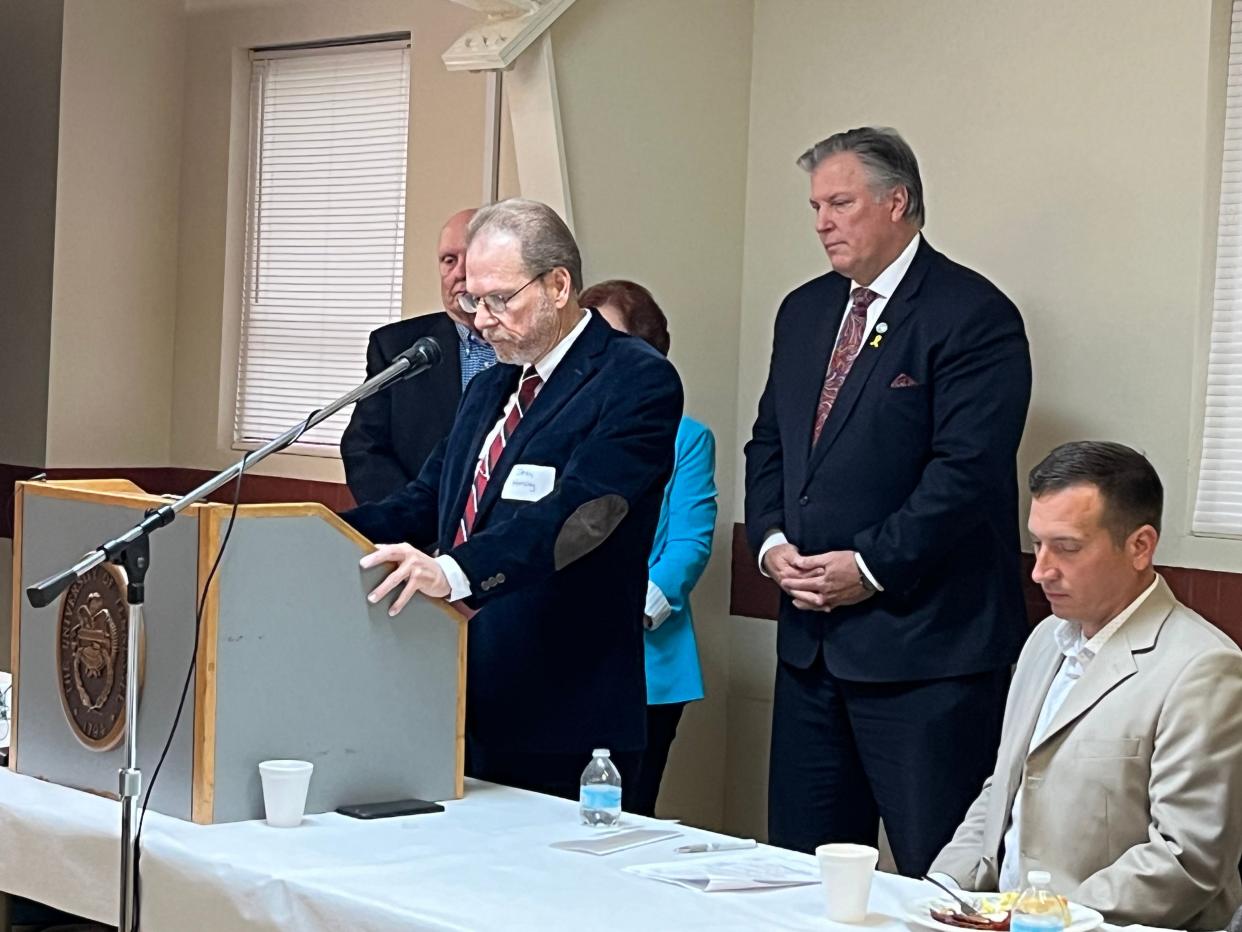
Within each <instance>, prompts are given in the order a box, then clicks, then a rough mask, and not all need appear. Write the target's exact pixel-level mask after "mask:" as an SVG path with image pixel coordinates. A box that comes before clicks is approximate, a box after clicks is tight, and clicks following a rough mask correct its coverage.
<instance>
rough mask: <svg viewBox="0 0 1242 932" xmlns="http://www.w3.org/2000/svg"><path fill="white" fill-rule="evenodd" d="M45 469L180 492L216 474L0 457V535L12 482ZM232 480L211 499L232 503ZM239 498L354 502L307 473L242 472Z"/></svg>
mask: <svg viewBox="0 0 1242 932" xmlns="http://www.w3.org/2000/svg"><path fill="white" fill-rule="evenodd" d="M44 471H46V472H47V475H48V478H49V479H104V478H106V479H128V480H129V481H130V482H133V483H134V484H135V485H137V486H138V487H139V488H141V489H143V490H144V491H146V492H150V493H152V494H153V495H164V494H171V495H184V494H185V493H186V492H189V491H190V490H191V489H193V488H195V487H197V486H199V485H202V484H203V483H204V482H206V481H207V480H208V479H210V478H211V477H212V476H214V475H215V473H214V472H212V471H211V470H207V469H187V468H184V467H177V466H118V467H98V466H92V467H82V468H80V469H79V468H74V469H48V470H41V469H38V468H37V467H34V466H17V465H13V464H8V463H0V490H2V491H0V503H2V504H3V510H2V511H0V537H12V536H13V486H14V483H16V482H19V481H21V480H23V479H29V478H31V477H32V476H35V475H37V474H38V473H40V472H44ZM233 495H234V486H233V484H232V483H230V484H228V485H226V486H224V487H223V488H220V489H217V490H216V491H215V492H214V493H212V495H211V496H210V499H211V501H213V502H220V503H222V504H231V503H232V501H233ZM241 502H242V504H245V505H256V504H268V503H271V502H319V503H320V504H322V505H324V506H325V507H327V508H330V509H331V510H333V511H343V510H345V509H346V508H349V507H351V506H352V505H353V504H354V499H353V496H352V495H350V494H349V488H348V487H347V486H346V485H345V484H344V483H341V482H322V481H317V480H310V479H293V478H289V477H286V476H260V475H246V476H243V477H242V486H241Z"/></svg>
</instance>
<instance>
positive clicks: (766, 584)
mask: <svg viewBox="0 0 1242 932" xmlns="http://www.w3.org/2000/svg"><path fill="white" fill-rule="evenodd" d="M1034 561H1035V558H1034V557H1032V556H1031V555H1030V554H1029V553H1024V554H1022V594H1023V596H1024V599H1025V602H1026V617H1027V620H1028V621H1030V623H1031V624H1032V625H1034V624H1036V623H1037V622H1039V621H1040V620H1041V619H1043V618H1045V617H1047V616H1048V615H1049V614H1050V613H1051V608H1050V607H1049V605H1048V600H1047V599H1045V598H1044V594H1043V592H1042V591H1041V590H1040V588H1039V586H1037V585H1036V584H1035V583H1034V582H1033V581H1032V580H1031V569H1032V568H1033V566H1034ZM1157 569H1158V570H1159V571H1160V573H1161V575H1163V576H1164V578H1165V579H1166V580H1167V581H1168V583H1169V587H1170V588H1171V589H1172V590H1173V592H1174V594H1175V595H1176V596H1177V598H1178V599H1179V600H1180V601H1181V602H1183V603H1184V604H1186V605H1188V606H1190V607H1191V608H1192V609H1194V610H1195V611H1196V612H1198V613H1199V614H1200V615H1202V616H1203V617H1204V618H1206V619H1207V620H1208V621H1210V622H1212V624H1214V625H1216V626H1217V627H1218V628H1220V629H1221V630H1222V631H1224V632H1225V633H1226V634H1228V635H1229V637H1231V638H1232V639H1233V640H1234V641H1236V642H1237V643H1238V644H1242V573H1227V572H1224V571H1222V570H1202V569H1194V568H1191V567H1182V566H1159V567H1157ZM729 596H730V598H729V611H730V612H732V613H733V614H734V615H742V616H744V617H747V618H766V619H770V620H775V619H776V616H777V611H778V608H779V605H780V590H779V589H777V587H776V584H775V583H774V582H772V580H770V579H768V578H767V577H765V576H764V575H763V574H762V573H760V572H759V567H758V566H757V565H756V563H755V558H754V555H753V554H752V553H751V552H750V547H748V546H747V544H746V533H745V529H744V528H743V526H742V525H740V524H735V525H734V526H733V573H732V578H731V580H730V593H729Z"/></svg>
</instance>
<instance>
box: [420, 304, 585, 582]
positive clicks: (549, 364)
mask: <svg viewBox="0 0 1242 932" xmlns="http://www.w3.org/2000/svg"><path fill="white" fill-rule="evenodd" d="M590 321H591V312H590V311H587V310H583V312H582V319H581V320H580V321H578V324H577V326H575V327H574V329H573V330H571V331H569V333H567V334H566V335H565V336H564V337H563V338H562V339H561V342H559V343H557V344H556V346H554V347H552V349H550V350H548V352H546V353H545V354H544V355H543V357H542V358H540V359H539V360H538V361H537V362H536V363H535V371H536V372H538V373H539V379H540V383H539V387H538V388H536V389H535V397H536V398H538V397H539V393H540V392H541V391H543V386H544V385H546V384H547V383H548V379H550V378H552V373H553V371H554V370H555V369H556V367H557V366H559V365H560V364H561V360H562V359H564V358H565V354H566V353H568V352H569V348H570V347H571V346H573V345H574V342H575V341H576V340H577V339H578V337H580V336H582V331H584V330H585V329H586V327H587V324H588V323H590ZM520 390H521V383H520V381H519V384H518V387H517V388H515V389H514V390H513V394H512V395H510V396H509V400H508V402H507V403H506V404H505V407H504V410H503V411H501V412H500V419H499V420H498V421H496V426H494V427H493V428H492V429H491V430H490V431H488V432H487V436H486V437H484V438H483V446H481V447H480V448H479V455H478V457H477V458H476V460H475V462H476V464H477V462H478V460H479V459H482V458H483V455H484V452H485V451H486V450H487V449H488V447H490V446H491V445H492V441H493V440H494V439H495V438H496V435H497V434H498V433H500V431H501V430H502V429H503V428H504V423H505V421H506V420H507V419H508V417H509V412H510V411H512V410H513V406H514V405H516V404H517V398H518V391H520ZM475 468H476V469H477V468H478V467H477V465H476V467H475ZM470 481H471V482H473V481H474V471H471V473H470ZM436 562H437V563H439V564H440V569H442V570H443V571H444V576H445V578H446V579H448V583H449V594H448V596H446V598H447V599H448V601H450V602H456V601H458V600H459V599H464V598H466V597H467V596H469V595H470V592H471V590H470V580H469V579H467V578H466V574H465V573H464V572H462V569H461V566H460V565H458V563H457V561H456V560H454V559H453V558H452V557H450V556H449V555H448V554H441V555H440V556H438V557H436Z"/></svg>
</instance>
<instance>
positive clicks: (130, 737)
mask: <svg viewBox="0 0 1242 932" xmlns="http://www.w3.org/2000/svg"><path fill="white" fill-rule="evenodd" d="M439 361H440V346H439V344H438V343H436V341H435V340H433V339H431V338H429V337H424V338H423V339H421V340H419V341H418V342H416V343H415V344H414V345H413V346H412V347H410V348H409V349H408V350H406V351H405V352H404V353H402V354H400V355H399V356H398V357H397V358H396V359H395V360H394V361H393V363H392V365H390V366H389V367H388V368H387V369H385V370H384V371H383V372H380V373H379V374H377V375H376V376H374V377H373V378H370V379H367V381H365V382H363V383H362V384H361V385H359V386H358V387H357V388H355V389H353V390H352V391H349V392H346V393H345V394H344V395H342V396H341V397H339V398H337V399H336V400H335V401H333V402H332V403H331V404H329V405H327V406H325V407H323V408H320V409H319V410H317V411H315V412H313V413H312V414H311V415H310V416H309V417H307V418H306V419H305V420H304V421H302V422H300V423H298V424H297V425H295V426H293V427H291V428H289V429H288V430H287V431H285V432H284V433H283V434H281V435H280V436H279V437H276V438H275V439H274V440H269V441H268V442H267V443H265V444H264V445H263V446H261V447H259V449H257V450H255V451H254V452H253V453H251V454H248V455H246V456H243V457H242V459H241V460H240V461H239V462H237V463H234V464H233V465H232V466H230V467H228V468H227V469H224V470H221V471H220V472H218V473H216V475H215V476H213V477H212V478H210V479H208V480H207V481H206V482H204V483H203V484H202V485H200V486H198V488H196V489H192V490H191V491H189V492H187V493H186V494H185V495H183V496H181V498H179V499H177V500H176V501H175V502H171V503H170V504H167V505H161V506H160V507H159V508H152V509H150V510H148V511H147V512H146V514H145V515H144V516H143V519H142V520H141V521H140V522H138V523H137V524H135V525H134V526H133V527H132V528H130V529H129V530H128V531H126V532H125V533H124V534H122V535H121V536H120V537H116V538H113V539H112V540H110V541H108V542H107V543H105V544H101V545H100V546H99V547H97V548H96V549H94V550H92V551H90V552H89V553H87V554H86V555H85V556H83V557H82V559H80V560H79V561H78V562H77V563H75V564H73V566H71V567H69V568H68V569H67V570H64V571H62V572H60V573H56V574H54V575H52V576H49V577H47V578H46V579H44V580H42V581H41V582H37V583H35V584H34V585H33V586H30V587H28V588H27V589H26V598H27V599H28V600H29V601H30V604H31V605H32V606H34V607H35V608H43V607H44V606H46V605H49V604H50V603H51V602H52V601H53V600H54V599H55V598H56V597H57V596H59V595H60V594H61V593H62V592H64V590H65V589H67V588H68V587H69V586H70V585H71V584H72V583H73V582H74V581H75V580H76V579H78V578H80V577H81V576H82V575H83V574H84V573H86V572H88V571H89V570H92V569H94V568H95V567H97V566H99V565H100V564H101V563H104V562H109V563H114V564H116V565H118V566H120V567H122V568H123V569H124V570H125V574H126V589H125V597H126V601H127V602H128V603H129V610H130V611H129V630H128V632H127V634H128V639H127V645H128V647H127V653H126V657H125V766H123V767H122V768H121V769H120V771H119V772H118V774H117V777H118V780H117V783H118V790H119V794H120V799H121V900H120V908H119V922H118V924H117V930H118V932H131V924H132V922H133V918H132V917H133V916H134V906H135V903H134V872H133V859H134V854H135V852H134V843H133V837H134V835H133V833H134V827H135V825H136V824H137V816H138V797H139V794H140V793H141V792H142V772H141V771H140V770H139V769H138V689H137V686H136V682H137V680H136V677H137V673H138V634H139V632H140V631H141V630H142V624H143V621H142V607H143V603H144V602H145V588H146V587H145V582H146V575H147V569H148V568H149V566H150V563H151V539H150V535H151V532H152V531H155V530H156V529H158V528H162V527H165V526H166V525H168V524H171V523H172V521H173V519H174V518H176V517H177V515H178V514H180V513H181V512H183V511H185V509H186V508H188V507H190V506H191V505H193V504H195V503H196V502H199V501H201V500H202V499H204V498H206V497H207V496H208V495H210V494H211V493H212V492H214V491H216V489H218V488H220V487H221V486H224V485H227V484H228V483H229V482H231V481H232V480H234V479H236V478H238V477H239V476H240V475H241V474H242V472H243V471H244V470H245V469H246V467H247V466H250V465H253V464H254V463H258V462H260V461H261V460H264V459H266V458H267V457H269V456H271V455H272V454H273V453H278V452H279V451H281V450H283V449H284V448H285V447H287V446H289V445H290V444H292V443H293V442H294V441H295V440H297V439H298V438H299V437H301V436H302V435H303V434H304V433H306V432H307V431H308V430H310V429H311V428H312V427H315V426H316V425H317V424H319V423H321V422H323V421H325V420H327V419H328V418H330V417H331V416H332V415H334V414H335V413H336V412H337V411H339V410H341V408H344V407H346V406H347V405H351V404H354V403H355V402H358V401H361V400H363V399H364V398H369V397H370V396H371V395H374V394H375V393H376V392H378V391H380V390H381V389H383V388H385V387H387V386H388V385H389V384H390V383H392V382H393V381H395V380H396V379H398V378H401V377H403V376H404V377H405V378H410V377H411V376H415V375H418V374H419V373H420V372H425V371H426V370H427V369H430V368H431V367H432V366H434V365H436V363H438V362H439Z"/></svg>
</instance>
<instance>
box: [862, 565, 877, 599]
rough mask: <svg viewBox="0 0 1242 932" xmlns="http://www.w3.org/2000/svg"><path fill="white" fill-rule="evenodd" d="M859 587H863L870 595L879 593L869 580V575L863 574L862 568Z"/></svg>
mask: <svg viewBox="0 0 1242 932" xmlns="http://www.w3.org/2000/svg"><path fill="white" fill-rule="evenodd" d="M858 585H860V586H862V587H863V591H864V592H865V593H867V594H868V595H871V594H872V593H875V592H878V591H879V590H878V589H876V587H875V583H873V582H872V581H871V580H870V579H868V578H867V574H866V573H864V572H863V570H862V567H861V566H860V567H859V568H858Z"/></svg>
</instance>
